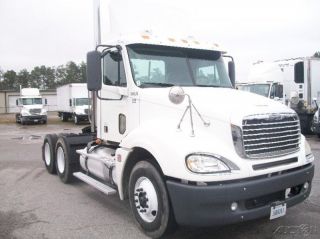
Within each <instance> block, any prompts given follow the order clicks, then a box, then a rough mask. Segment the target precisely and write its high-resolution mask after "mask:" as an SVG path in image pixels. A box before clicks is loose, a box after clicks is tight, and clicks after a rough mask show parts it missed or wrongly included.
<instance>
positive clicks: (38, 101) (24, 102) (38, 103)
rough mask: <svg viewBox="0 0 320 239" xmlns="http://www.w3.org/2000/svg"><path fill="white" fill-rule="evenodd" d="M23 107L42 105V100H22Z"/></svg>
mask: <svg viewBox="0 0 320 239" xmlns="http://www.w3.org/2000/svg"><path fill="white" fill-rule="evenodd" d="M21 102H22V104H23V105H42V98H22V99H21Z"/></svg>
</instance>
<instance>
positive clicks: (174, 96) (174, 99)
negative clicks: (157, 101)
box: [169, 86, 186, 105]
mask: <svg viewBox="0 0 320 239" xmlns="http://www.w3.org/2000/svg"><path fill="white" fill-rule="evenodd" d="M185 96H186V95H185V93H184V90H183V89H182V88H181V87H180V86H173V87H171V89H170V91H169V100H170V102H171V103H173V104H176V105H178V104H181V103H182V102H183V101H184V98H185Z"/></svg>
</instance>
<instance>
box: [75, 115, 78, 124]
mask: <svg viewBox="0 0 320 239" xmlns="http://www.w3.org/2000/svg"><path fill="white" fill-rule="evenodd" d="M74 123H75V124H79V117H78V116H77V115H74Z"/></svg>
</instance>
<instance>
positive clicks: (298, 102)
mask: <svg viewBox="0 0 320 239" xmlns="http://www.w3.org/2000/svg"><path fill="white" fill-rule="evenodd" d="M238 89H240V90H245V91H250V92H253V93H257V94H260V95H263V96H265V97H269V98H271V99H274V100H278V101H281V102H283V103H285V104H286V105H288V106H289V107H290V108H292V109H294V110H295V111H296V113H297V114H298V116H299V118H300V124H301V130H302V132H303V133H310V129H311V128H312V121H313V117H314V114H315V112H316V111H317V105H318V104H317V103H316V102H318V103H319V102H320V58H315V57H299V58H294V59H287V60H279V61H274V62H271V63H270V62H259V63H256V64H254V65H253V67H252V69H251V73H250V75H249V78H248V81H247V82H245V83H240V84H238Z"/></svg>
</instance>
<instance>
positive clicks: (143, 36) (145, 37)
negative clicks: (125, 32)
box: [141, 35, 150, 40]
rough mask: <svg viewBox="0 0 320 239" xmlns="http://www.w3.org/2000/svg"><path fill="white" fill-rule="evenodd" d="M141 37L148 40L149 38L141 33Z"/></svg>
mask: <svg viewBox="0 0 320 239" xmlns="http://www.w3.org/2000/svg"><path fill="white" fill-rule="evenodd" d="M141 37H142V38H143V39H146V40H149V39H150V37H149V36H147V35H142V36H141Z"/></svg>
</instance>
